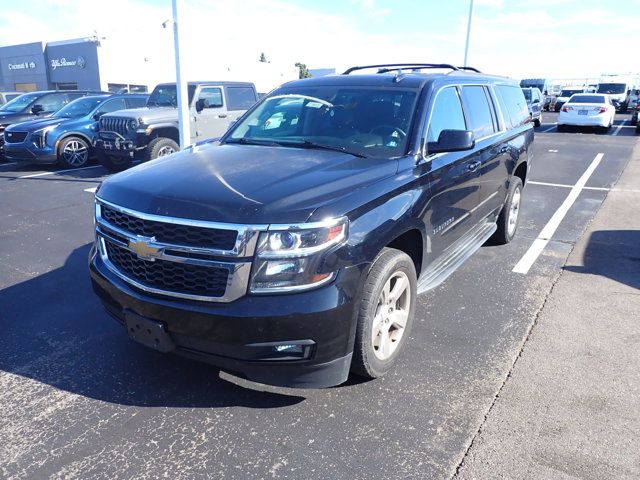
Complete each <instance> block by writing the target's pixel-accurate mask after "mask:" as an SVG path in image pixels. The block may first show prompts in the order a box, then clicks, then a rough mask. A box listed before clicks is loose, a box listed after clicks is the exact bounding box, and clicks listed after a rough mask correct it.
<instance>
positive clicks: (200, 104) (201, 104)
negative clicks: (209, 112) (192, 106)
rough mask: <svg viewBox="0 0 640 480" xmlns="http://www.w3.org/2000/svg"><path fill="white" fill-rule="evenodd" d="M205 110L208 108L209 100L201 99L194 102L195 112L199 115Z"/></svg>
mask: <svg viewBox="0 0 640 480" xmlns="http://www.w3.org/2000/svg"><path fill="white" fill-rule="evenodd" d="M205 108H209V100H207V99H206V98H201V99H199V100H197V101H196V112H198V113H200V112H201V111H202V110H204V109H205Z"/></svg>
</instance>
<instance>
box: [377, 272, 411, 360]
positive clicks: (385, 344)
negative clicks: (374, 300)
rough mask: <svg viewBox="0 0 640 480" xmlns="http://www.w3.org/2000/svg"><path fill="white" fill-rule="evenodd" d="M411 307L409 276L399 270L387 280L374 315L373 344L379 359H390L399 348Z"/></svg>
mask: <svg viewBox="0 0 640 480" xmlns="http://www.w3.org/2000/svg"><path fill="white" fill-rule="evenodd" d="M410 307H411V290H410V283H409V277H407V274H406V273H404V272H402V271H397V272H395V273H394V274H393V275H391V276H390V277H389V278H388V279H387V281H386V282H385V284H384V288H383V289H382V292H380V297H379V298H378V304H377V306H376V313H375V316H374V317H373V324H372V328H371V344H372V346H373V353H374V355H375V356H376V357H377V358H378V359H379V360H387V359H389V358H390V357H391V356H392V355H393V354H394V353H395V352H396V350H397V349H398V346H399V345H400V341H401V340H402V337H403V336H404V332H405V330H406V326H407V320H408V319H409V309H410Z"/></svg>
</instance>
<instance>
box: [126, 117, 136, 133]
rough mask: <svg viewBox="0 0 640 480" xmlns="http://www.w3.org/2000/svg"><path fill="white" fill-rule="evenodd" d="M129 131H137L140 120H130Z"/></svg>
mask: <svg viewBox="0 0 640 480" xmlns="http://www.w3.org/2000/svg"><path fill="white" fill-rule="evenodd" d="M128 125H129V130H135V129H136V128H138V120H136V119H135V118H134V119H133V120H129V124H128Z"/></svg>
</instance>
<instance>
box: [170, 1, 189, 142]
mask: <svg viewBox="0 0 640 480" xmlns="http://www.w3.org/2000/svg"><path fill="white" fill-rule="evenodd" d="M172 2H173V42H174V51H175V55H176V88H177V94H178V128H179V132H180V133H179V137H180V149H183V148H186V147H187V146H189V145H190V144H191V124H190V122H189V96H188V94H187V82H186V80H185V79H184V78H183V77H182V68H181V64H180V35H179V30H178V13H179V12H180V11H181V8H180V7H181V4H182V0H172Z"/></svg>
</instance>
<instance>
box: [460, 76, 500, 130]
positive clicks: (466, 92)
mask: <svg viewBox="0 0 640 480" xmlns="http://www.w3.org/2000/svg"><path fill="white" fill-rule="evenodd" d="M462 101H463V102H464V111H465V113H466V114H467V120H468V121H469V130H473V134H474V135H475V137H476V139H478V138H483V137H487V136H489V135H491V134H493V133H494V129H493V117H492V116H491V109H490V107H489V102H488V100H487V95H486V94H485V93H484V87H481V86H473V87H462Z"/></svg>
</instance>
